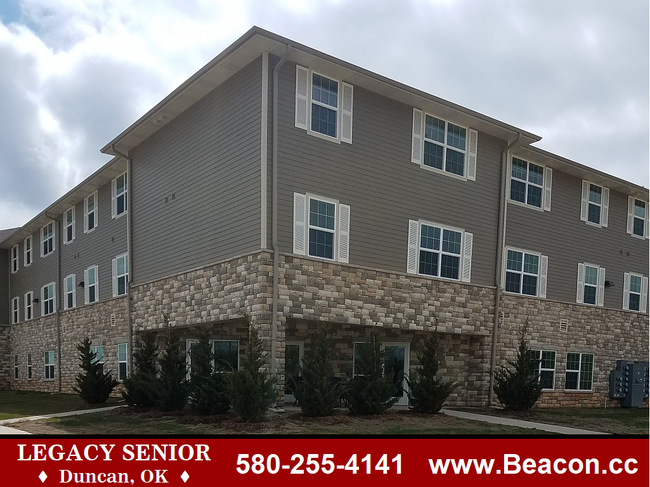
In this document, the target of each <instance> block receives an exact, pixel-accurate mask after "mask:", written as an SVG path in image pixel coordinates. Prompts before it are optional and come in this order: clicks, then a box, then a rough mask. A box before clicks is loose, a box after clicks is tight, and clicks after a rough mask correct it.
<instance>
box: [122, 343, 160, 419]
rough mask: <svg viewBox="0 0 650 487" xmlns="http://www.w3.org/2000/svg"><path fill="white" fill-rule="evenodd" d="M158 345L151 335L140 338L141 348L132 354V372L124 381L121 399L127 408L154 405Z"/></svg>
mask: <svg viewBox="0 0 650 487" xmlns="http://www.w3.org/2000/svg"><path fill="white" fill-rule="evenodd" d="M157 355H158V345H157V344H156V339H155V337H154V335H153V334H151V333H146V334H144V335H143V336H142V343H141V347H140V348H139V349H138V350H136V351H135V353H134V354H133V366H134V369H135V370H134V371H133V373H132V374H131V376H130V377H128V378H126V379H124V380H123V381H122V383H123V384H124V390H123V391H122V397H124V399H125V400H126V403H127V404H128V405H129V406H137V407H144V408H150V407H153V406H155V405H156V400H157V398H158V396H157V394H156V381H157V380H158V379H157V376H156V362H157Z"/></svg>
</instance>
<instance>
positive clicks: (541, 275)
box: [501, 247, 548, 351]
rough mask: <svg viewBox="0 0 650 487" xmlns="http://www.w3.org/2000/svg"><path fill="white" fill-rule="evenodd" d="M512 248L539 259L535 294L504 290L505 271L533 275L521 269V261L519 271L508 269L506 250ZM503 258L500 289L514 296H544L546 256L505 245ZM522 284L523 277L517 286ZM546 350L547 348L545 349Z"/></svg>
mask: <svg viewBox="0 0 650 487" xmlns="http://www.w3.org/2000/svg"><path fill="white" fill-rule="evenodd" d="M509 250H512V251H513V252H521V253H523V254H529V255H536V256H537V257H538V258H539V260H538V263H539V264H538V265H539V267H538V273H537V293H536V294H535V296H533V295H531V294H523V293H521V292H519V293H514V292H512V291H506V272H517V273H519V274H521V275H522V276H523V275H524V274H526V275H533V274H529V273H525V272H524V270H523V261H522V270H521V272H519V271H509V270H508V251H509ZM503 256H504V258H503V259H502V263H501V265H502V269H501V289H503V292H504V293H507V294H512V295H516V296H524V297H529V298H546V289H547V283H548V256H546V255H542V254H540V253H539V252H533V251H531V250H525V249H520V248H517V247H505V249H504V252H503ZM522 285H523V278H522V282H521V283H520V285H519V287H520V288H521V286H522ZM547 351H548V350H547Z"/></svg>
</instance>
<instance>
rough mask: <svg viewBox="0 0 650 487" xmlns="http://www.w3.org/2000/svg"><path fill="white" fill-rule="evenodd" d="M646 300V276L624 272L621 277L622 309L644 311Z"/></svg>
mask: <svg viewBox="0 0 650 487" xmlns="http://www.w3.org/2000/svg"><path fill="white" fill-rule="evenodd" d="M647 302H648V278H647V277H643V276H642V275H640V274H633V273H631V272H626V273H625V274H624V277H623V309H625V310H630V311H640V312H641V313H645V312H646V305H647Z"/></svg>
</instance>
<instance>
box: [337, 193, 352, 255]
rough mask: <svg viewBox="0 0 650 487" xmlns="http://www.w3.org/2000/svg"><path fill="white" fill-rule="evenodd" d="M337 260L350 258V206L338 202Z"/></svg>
mask: <svg viewBox="0 0 650 487" xmlns="http://www.w3.org/2000/svg"><path fill="white" fill-rule="evenodd" d="M338 260H339V262H343V263H344V264H347V263H348V262H349V260H350V207H349V206H348V205H341V204H339V259H338Z"/></svg>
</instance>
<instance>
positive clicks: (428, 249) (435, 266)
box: [407, 220, 473, 282]
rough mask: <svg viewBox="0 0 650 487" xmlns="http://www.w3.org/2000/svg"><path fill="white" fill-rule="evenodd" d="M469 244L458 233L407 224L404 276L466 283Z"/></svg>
mask: <svg viewBox="0 0 650 487" xmlns="http://www.w3.org/2000/svg"><path fill="white" fill-rule="evenodd" d="M472 242H473V235H472V234H471V233H469V232H465V231H463V230H461V229H457V228H450V227H444V226H442V225H438V224H435V223H429V222H422V221H415V220H410V221H409V238H408V255H407V272H408V273H409V274H421V275H427V276H436V277H443V278H446V279H454V280H459V281H463V282H470V280H471V265H472V264H471V260H472Z"/></svg>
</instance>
